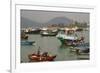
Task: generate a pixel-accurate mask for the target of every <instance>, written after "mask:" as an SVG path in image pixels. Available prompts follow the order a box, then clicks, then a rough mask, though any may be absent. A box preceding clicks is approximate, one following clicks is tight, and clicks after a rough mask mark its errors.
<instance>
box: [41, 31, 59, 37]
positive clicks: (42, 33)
mask: <svg viewBox="0 0 100 73" xmlns="http://www.w3.org/2000/svg"><path fill="white" fill-rule="evenodd" d="M40 34H41V36H56V35H57V32H51V31H43V32H41V33H40Z"/></svg>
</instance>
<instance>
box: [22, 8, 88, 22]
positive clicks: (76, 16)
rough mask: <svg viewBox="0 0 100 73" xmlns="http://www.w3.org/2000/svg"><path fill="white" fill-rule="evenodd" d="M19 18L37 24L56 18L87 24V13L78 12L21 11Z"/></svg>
mask: <svg viewBox="0 0 100 73" xmlns="http://www.w3.org/2000/svg"><path fill="white" fill-rule="evenodd" d="M21 17H24V18H27V19H29V20H32V21H36V22H39V23H46V22H48V21H49V20H51V19H53V18H56V17H66V18H68V19H71V20H73V21H78V22H86V23H88V24H89V17H90V14H89V13H80V12H56V11H39V10H21Z"/></svg>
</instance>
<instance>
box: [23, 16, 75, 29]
mask: <svg viewBox="0 0 100 73" xmlns="http://www.w3.org/2000/svg"><path fill="white" fill-rule="evenodd" d="M71 23H73V21H72V20H70V19H68V18H65V17H56V18H53V19H51V20H49V21H48V22H45V23H42V24H41V23H38V22H35V21H32V20H29V19H27V18H24V17H21V27H22V28H26V27H33V28H35V27H44V26H48V25H52V24H63V25H69V24H71Z"/></svg>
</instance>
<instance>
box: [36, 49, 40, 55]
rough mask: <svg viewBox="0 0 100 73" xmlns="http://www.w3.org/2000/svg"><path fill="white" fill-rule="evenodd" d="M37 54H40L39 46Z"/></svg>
mask: <svg viewBox="0 0 100 73" xmlns="http://www.w3.org/2000/svg"><path fill="white" fill-rule="evenodd" d="M37 56H40V47H39V49H38V51H37Z"/></svg>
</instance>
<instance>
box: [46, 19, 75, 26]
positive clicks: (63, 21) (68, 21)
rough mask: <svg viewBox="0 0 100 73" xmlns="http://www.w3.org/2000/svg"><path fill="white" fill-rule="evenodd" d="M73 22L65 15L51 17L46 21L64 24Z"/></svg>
mask: <svg viewBox="0 0 100 73" xmlns="http://www.w3.org/2000/svg"><path fill="white" fill-rule="evenodd" d="M71 23H73V21H72V20H70V19H68V18H66V17H56V18H53V19H51V20H50V21H48V22H47V23H46V24H64V25H68V24H71Z"/></svg>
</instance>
